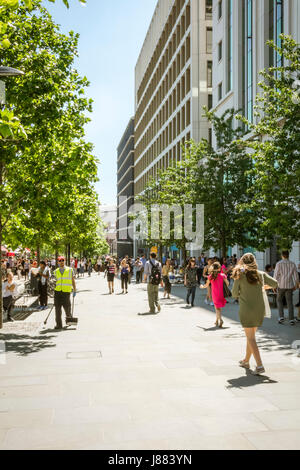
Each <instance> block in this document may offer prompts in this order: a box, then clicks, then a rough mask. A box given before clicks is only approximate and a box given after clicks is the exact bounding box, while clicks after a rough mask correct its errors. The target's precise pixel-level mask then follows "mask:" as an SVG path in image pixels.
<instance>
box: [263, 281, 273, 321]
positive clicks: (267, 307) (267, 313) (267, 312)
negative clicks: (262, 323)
mask: <svg viewBox="0 0 300 470" xmlns="http://www.w3.org/2000/svg"><path fill="white" fill-rule="evenodd" d="M263 299H264V304H265V317H266V318H272V312H271V307H270V303H269V299H268V295H267V291H266V290H265V289H264V287H263Z"/></svg>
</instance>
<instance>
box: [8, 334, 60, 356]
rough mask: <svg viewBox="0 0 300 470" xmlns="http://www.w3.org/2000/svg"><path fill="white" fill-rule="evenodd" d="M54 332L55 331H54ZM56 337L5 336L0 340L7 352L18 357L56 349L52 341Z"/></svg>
mask: <svg viewBox="0 0 300 470" xmlns="http://www.w3.org/2000/svg"><path fill="white" fill-rule="evenodd" d="M52 332H53V331H52ZM52 338H56V336H48V337H47V338H45V337H44V336H40V335H39V336H28V335H22V334H20V335H18V334H5V335H0V340H2V341H4V342H5V350H6V352H14V353H16V355H17V356H21V357H24V356H28V355H29V354H34V353H38V352H39V351H41V350H43V349H47V348H55V347H56V344H54V343H53V342H52V341H51V339H52Z"/></svg>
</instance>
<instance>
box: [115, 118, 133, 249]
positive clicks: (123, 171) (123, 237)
mask: <svg viewBox="0 0 300 470" xmlns="http://www.w3.org/2000/svg"><path fill="white" fill-rule="evenodd" d="M117 181H118V182H117V184H118V191H117V193H118V210H117V239H118V249H117V253H118V257H123V256H125V255H129V256H132V255H133V241H132V240H131V239H130V238H129V236H128V227H129V224H130V220H129V216H128V210H129V208H130V206H131V205H132V204H133V203H134V118H131V119H130V121H129V123H128V126H127V128H126V130H125V132H124V134H123V136H122V139H121V141H120V144H119V146H118V175H117Z"/></svg>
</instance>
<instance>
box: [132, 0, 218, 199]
mask: <svg viewBox="0 0 300 470" xmlns="http://www.w3.org/2000/svg"><path fill="white" fill-rule="evenodd" d="M204 105H206V106H208V107H210V108H211V106H212V0H158V2H157V6H156V8H155V12H154V15H153V18H152V21H151V24H150V27H149V30H148V32H147V35H146V38H145V41H144V44H143V47H142V50H141V53H140V56H139V58H138V61H137V65H136V69H135V155H134V193H135V195H138V194H140V193H141V192H142V191H143V190H144V188H145V185H146V184H147V182H148V181H149V178H151V177H154V178H156V176H157V174H158V172H159V171H160V170H161V169H164V168H167V167H169V166H171V165H173V164H174V163H175V162H176V161H180V159H181V158H182V145H183V144H184V143H185V142H186V141H188V140H190V139H191V138H193V139H195V140H196V141H199V140H200V139H201V138H202V137H205V138H209V136H210V131H209V125H208V122H207V120H206V119H205V118H203V116H202V114H203V106H204Z"/></svg>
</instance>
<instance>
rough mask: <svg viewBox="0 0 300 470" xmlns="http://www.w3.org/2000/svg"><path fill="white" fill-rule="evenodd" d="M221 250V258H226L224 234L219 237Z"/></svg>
mask: <svg viewBox="0 0 300 470" xmlns="http://www.w3.org/2000/svg"><path fill="white" fill-rule="evenodd" d="M221 249H222V258H226V257H227V246H226V237H225V235H224V234H222V236H221Z"/></svg>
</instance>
